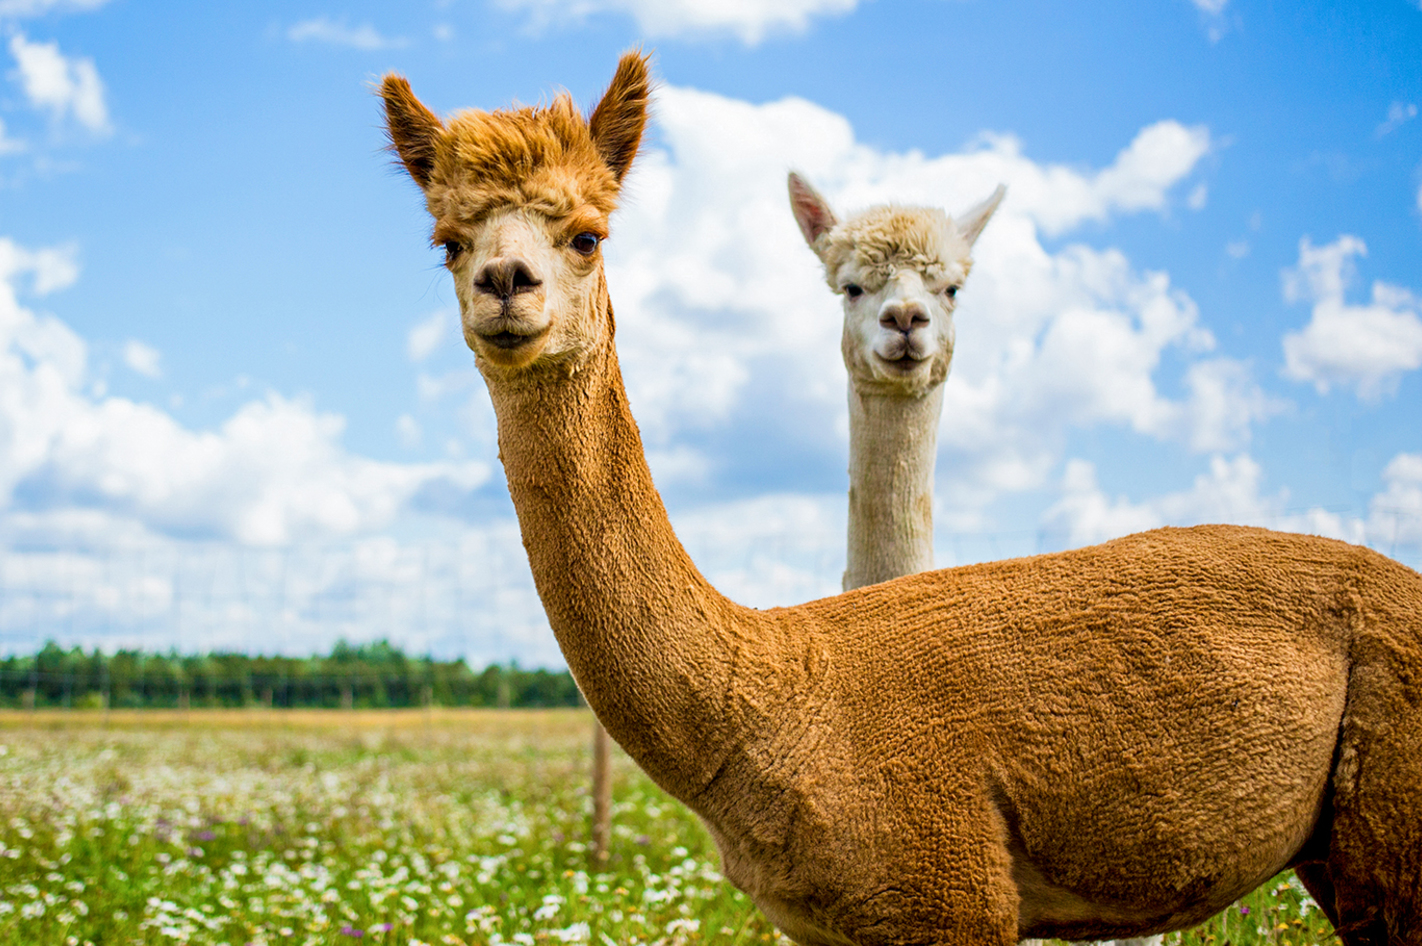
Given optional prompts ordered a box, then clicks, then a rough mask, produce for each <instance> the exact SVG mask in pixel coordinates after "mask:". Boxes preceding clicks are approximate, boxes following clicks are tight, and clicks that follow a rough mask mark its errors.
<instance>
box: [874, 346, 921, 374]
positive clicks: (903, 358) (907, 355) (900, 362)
mask: <svg viewBox="0 0 1422 946" xmlns="http://www.w3.org/2000/svg"><path fill="white" fill-rule="evenodd" d="M874 354H875V356H876V357H877V358H878V359H879V360H880V361H881V362H883V363H884V364H885V365H888V366H889V367H891V368H894V369H895V370H897V371H912V370H914V369H915V368H917V367H918V366H919V365H921V364H923V362H924V361H925V360H926V359H924V358H923V357H920V356H915V355H914V353H913V352H912V351H909V350H908V349H904V350H903V351H901V352H899V353H898V354H897V355H894V356H892V357H890V356H887V355H881V354H879V353H878V352H875V353H874Z"/></svg>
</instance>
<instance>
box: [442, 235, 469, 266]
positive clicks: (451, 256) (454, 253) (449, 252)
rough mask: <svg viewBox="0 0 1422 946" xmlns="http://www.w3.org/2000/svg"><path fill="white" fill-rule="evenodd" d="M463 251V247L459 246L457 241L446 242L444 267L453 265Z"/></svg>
mask: <svg viewBox="0 0 1422 946" xmlns="http://www.w3.org/2000/svg"><path fill="white" fill-rule="evenodd" d="M463 250H464V247H463V246H461V245H460V244H459V241H458V240H446V241H445V242H444V265H446V266H448V265H449V264H450V263H453V262H454V261H455V260H456V259H457V258H458V257H459V254H460V253H461V252H462V251H463Z"/></svg>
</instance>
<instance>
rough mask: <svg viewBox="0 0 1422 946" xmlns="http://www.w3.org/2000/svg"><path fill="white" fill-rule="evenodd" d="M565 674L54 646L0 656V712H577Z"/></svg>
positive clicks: (376, 653)
mask: <svg viewBox="0 0 1422 946" xmlns="http://www.w3.org/2000/svg"><path fill="white" fill-rule="evenodd" d="M581 703H582V698H581V696H580V694H579V693H578V688H577V685H576V684H574V683H573V678H572V676H571V675H570V674H569V673H568V671H566V670H562V671H558V672H552V671H548V670H522V669H520V668H519V667H518V665H517V664H510V665H508V666H499V665H497V664H495V665H490V666H488V667H485V668H484V669H482V670H480V671H477V672H476V671H474V670H471V669H470V668H469V667H468V666H467V665H466V664H465V663H464V661H463V660H452V661H445V660H434V659H431V658H428V657H410V656H407V655H406V654H405V653H404V652H403V651H401V650H400V649H399V648H398V647H394V646H392V645H391V644H389V643H388V642H386V641H376V642H375V643H372V644H358V645H352V644H347V643H345V642H344V641H342V642H338V643H337V644H336V646H335V647H334V648H333V649H332V651H331V653H330V654H329V655H327V656H325V657H262V656H256V657H254V656H251V655H249V654H238V653H210V654H206V655H203V656H196V655H182V654H178V653H176V652H170V653H167V654H149V653H144V652H142V651H134V650H120V651H118V652H117V653H115V654H112V655H110V654H104V653H101V652H100V651H98V650H94V651H92V652H90V653H87V654H86V653H84V651H83V650H81V649H80V648H78V647H75V648H73V649H72V650H65V649H64V648H62V647H60V646H58V645H57V644H55V643H54V642H53V641H51V642H49V643H47V644H45V646H44V647H43V649H41V650H40V652H39V653H38V654H34V655H31V656H23V657H21V656H12V657H7V658H4V659H0V707H12V708H24V709H33V708H43V707H74V708H90V709H102V708H104V707H112V708H114V709H122V708H149V707H152V708H168V709H175V708H189V707H191V708H196V707H244V706H246V707H260V706H270V707H281V708H297V707H329V708H347V709H375V708H384V707H392V708H394V707H419V706H496V707H539V706H542V707H549V706H579V705H581Z"/></svg>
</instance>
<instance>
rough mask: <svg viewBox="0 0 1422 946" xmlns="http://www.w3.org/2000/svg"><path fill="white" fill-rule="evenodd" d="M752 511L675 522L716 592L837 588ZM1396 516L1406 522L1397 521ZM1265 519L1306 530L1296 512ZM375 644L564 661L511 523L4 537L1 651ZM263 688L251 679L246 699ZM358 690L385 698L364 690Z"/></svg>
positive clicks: (820, 529) (1004, 547) (1044, 544)
mask: <svg viewBox="0 0 1422 946" xmlns="http://www.w3.org/2000/svg"><path fill="white" fill-rule="evenodd" d="M776 508H779V507H776ZM1374 512H1376V510H1375V511H1374ZM1403 512H1406V511H1403ZM745 517H746V520H747V521H745V522H733V523H727V522H725V521H724V517H721V518H708V519H707V520H706V521H696V520H694V519H692V520H684V521H683V522H680V523H678V533H679V534H680V535H681V537H682V539H683V541H684V542H685V544H686V545H687V548H688V551H689V552H690V553H691V555H692V558H693V559H694V560H695V561H696V562H697V563H698V565H699V566H700V567H701V568H702V570H703V572H704V573H705V574H706V576H707V578H708V579H709V580H710V581H711V582H712V583H713V584H714V585H716V586H717V587H718V588H719V589H720V590H721V591H722V592H724V593H726V594H727V595H728V596H730V597H731V598H732V599H734V600H737V601H740V602H742V603H745V604H749V605H754V606H757V607H768V606H774V605H785V604H793V603H796V602H800V601H806V600H810V599H812V598H816V597H822V596H825V595H830V594H834V593H836V592H838V591H839V588H840V577H841V574H842V572H843V568H844V552H843V548H844V538H843V531H842V529H843V524H842V520H841V521H840V522H838V523H836V522H833V521H830V522H824V521H823V517H822V518H821V520H815V521H814V522H812V525H811V526H806V527H803V528H802V527H800V526H799V525H798V524H797V523H796V522H793V521H791V522H789V524H787V523H786V522H784V521H782V522H778V523H772V524H770V525H765V524H764V522H762V521H759V520H764V519H768V518H769V515H768V514H766V515H761V513H760V512H759V511H758V508H752V509H749V510H748V511H747V512H746V513H745ZM1394 520H1395V521H1403V522H1404V523H1405V522H1407V521H1408V520H1406V519H1405V517H1404V516H1403V515H1401V513H1399V515H1398V516H1395V517H1394ZM806 521H810V519H809V517H808V514H807V517H806ZM1355 521H1356V520H1355ZM1374 521H1375V522H1377V521H1381V522H1383V523H1384V524H1386V522H1387V519H1386V518H1385V517H1383V518H1379V517H1377V516H1375V517H1374ZM1258 524H1261V525H1268V526H1273V527H1276V528H1284V529H1292V530H1296V531H1314V530H1309V529H1307V526H1308V523H1307V522H1304V521H1303V520H1301V519H1300V516H1299V514H1281V515H1280V516H1279V517H1277V518H1276V519H1274V520H1271V521H1266V522H1260V523H1258ZM762 527H763V528H762ZM758 528H761V532H760V533H757V532H756V530H757V529H758ZM747 534H749V537H747ZM1360 538H1361V539H1363V540H1364V541H1366V542H1367V544H1370V545H1372V546H1373V547H1374V548H1377V549H1378V550H1379V551H1381V552H1383V553H1384V554H1387V555H1390V556H1391V557H1394V558H1397V559H1398V560H1400V561H1402V562H1404V563H1405V564H1409V565H1411V566H1412V567H1414V568H1415V567H1418V565H1419V564H1422V541H1420V540H1422V530H1418V529H1416V528H1412V531H1411V532H1409V531H1407V529H1404V528H1394V529H1393V530H1392V531H1391V533H1388V532H1387V531H1386V530H1382V529H1376V528H1375V529H1373V530H1372V531H1370V532H1369V533H1368V534H1366V535H1363V536H1360ZM1073 544H1082V541H1081V540H1080V537H1079V536H1073V534H1072V533H1071V532H1069V531H1068V530H1066V529H1052V528H1038V529H1023V530H1005V531H951V530H946V529H942V528H940V530H939V533H938V558H939V562H940V564H943V565H956V564H965V563H970V562H976V561H989V560H997V559H1003V558H1012V557H1018V556H1023V555H1033V554H1038V553H1042V552H1051V551H1057V550H1061V549H1064V548H1068V547H1071V546H1072V545H1073ZM377 640H387V641H389V642H391V643H392V644H393V645H394V646H396V647H399V648H401V649H403V650H404V651H405V652H406V653H409V654H413V655H418V656H420V657H422V658H424V659H427V660H436V661H448V660H455V659H463V660H465V661H467V663H468V664H469V665H470V666H471V667H475V668H479V667H485V666H488V665H494V664H507V663H508V662H509V661H510V660H514V661H517V662H518V663H519V664H520V665H522V666H525V667H549V668H554V669H561V667H562V665H563V662H562V656H561V653H560V652H559V651H558V648H557V644H556V641H555V640H554V639H553V636H552V633H551V631H550V630H549V628H548V624H547V620H546V618H545V617H544V614H543V610H542V606H541V604H540V602H539V599H538V596H537V593H536V590H535V588H534V584H533V579H532V576H531V575H530V573H529V570H528V563H527V558H526V556H525V553H524V550H523V547H522V543H521V541H520V538H519V535H518V530H517V525H516V524H515V523H513V522H511V521H510V522H507V523H502V524H496V525H494V526H492V527H484V528H481V529H480V530H478V531H473V530H471V531H470V532H468V534H461V535H457V536H447V535H446V536H442V537H438V538H411V539H397V538H392V537H389V536H382V537H372V538H366V539H358V540H351V541H346V542H340V543H323V544H307V545H299V546H293V547H289V548H279V549H255V548H247V547H239V546H235V545H231V544H225V543H217V542H201V541H180V540H164V541H153V542H149V543H119V542H115V543H112V544H103V543H94V542H89V543H67V544H63V545H61V544H52V545H49V546H39V545H25V544H22V543H18V542H9V543H6V542H5V541H4V537H3V536H0V655H3V654H33V653H36V652H37V651H38V650H39V649H40V648H41V647H42V646H43V645H44V643H45V642H46V641H57V642H59V643H60V644H61V645H63V646H64V647H66V648H68V647H74V646H79V647H82V648H86V649H92V648H99V649H101V650H103V651H105V652H109V653H112V652H113V651H115V650H117V649H120V648H129V649H135V650H143V651H147V652H150V653H154V652H160V653H161V652H168V651H174V652H177V653H180V654H206V653H211V652H215V651H227V652H233V653H246V654H258V653H261V654H285V655H296V656H308V655H311V654H317V653H327V652H329V651H331V649H332V648H333V647H334V646H335V645H336V643H337V642H338V641H349V642H368V641H377ZM2 682H3V681H0V683H2ZM314 685H315V684H313V686H314ZM342 685H343V684H342V683H341V682H340V681H339V680H328V681H325V682H323V683H321V684H320V686H321V687H324V690H323V691H322V692H324V693H325V694H326V696H325V697H322V698H323V699H327V698H329V699H332V700H337V701H339V699H340V697H339V693H340V688H341V686H342ZM359 685H360V686H364V684H359ZM272 686H274V684H271V683H253V684H252V691H251V692H252V693H258V694H260V693H262V692H264V691H265V689H267V688H270V687H272ZM382 686H383V687H384V688H385V689H386V690H387V691H390V690H391V688H392V687H395V688H396V689H398V688H399V687H396V685H395V684H394V683H393V682H387V683H384V684H382ZM399 686H400V687H403V686H405V684H400V685H399ZM367 689H369V690H370V692H374V691H375V690H376V689H378V688H377V687H376V686H375V684H374V683H373V682H372V684H371V685H370V687H368V688H367ZM174 692H176V691H174ZM402 692H403V691H402ZM173 698H174V699H176V696H174V697H173ZM223 698H224V699H226V698H234V699H235V698H236V697H234V696H232V695H231V694H228V695H227V696H224V697H223ZM242 698H243V699H246V698H247V697H245V696H244V697H242ZM357 698H359V697H357Z"/></svg>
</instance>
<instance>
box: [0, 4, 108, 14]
mask: <svg viewBox="0 0 1422 946" xmlns="http://www.w3.org/2000/svg"><path fill="white" fill-rule="evenodd" d="M107 2H108V0H0V18H3V17H14V18H16V19H19V18H21V17H28V16H41V15H43V14H45V13H51V12H58V13H67V12H70V11H74V12H83V11H86V10H97V9H98V8H99V7H101V6H103V5H104V4H105V3H107Z"/></svg>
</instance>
